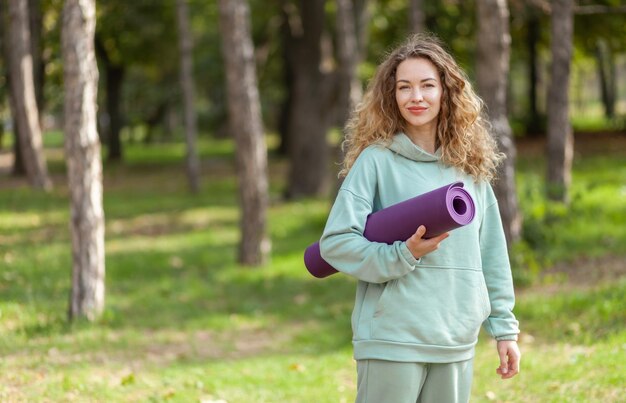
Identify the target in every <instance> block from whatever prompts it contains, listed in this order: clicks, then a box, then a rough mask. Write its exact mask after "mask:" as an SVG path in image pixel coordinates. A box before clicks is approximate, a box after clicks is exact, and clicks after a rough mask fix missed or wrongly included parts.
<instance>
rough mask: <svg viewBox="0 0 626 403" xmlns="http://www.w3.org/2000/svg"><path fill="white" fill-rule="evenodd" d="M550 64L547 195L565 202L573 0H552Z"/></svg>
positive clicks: (569, 163) (571, 149)
mask: <svg viewBox="0 0 626 403" xmlns="http://www.w3.org/2000/svg"><path fill="white" fill-rule="evenodd" d="M551 4H552V15H551V17H550V19H551V33H552V38H551V44H550V51H551V53H552V66H551V69H550V85H549V87H548V150H547V151H548V178H547V179H548V180H547V182H548V184H547V193H548V197H549V198H550V199H552V200H558V201H563V202H568V189H569V185H570V183H571V170H572V157H573V153H574V136H573V133H572V127H571V124H570V121H569V106H568V102H569V79H570V64H571V60H572V46H573V45H572V35H573V31H574V18H573V0H554V1H552V3H551Z"/></svg>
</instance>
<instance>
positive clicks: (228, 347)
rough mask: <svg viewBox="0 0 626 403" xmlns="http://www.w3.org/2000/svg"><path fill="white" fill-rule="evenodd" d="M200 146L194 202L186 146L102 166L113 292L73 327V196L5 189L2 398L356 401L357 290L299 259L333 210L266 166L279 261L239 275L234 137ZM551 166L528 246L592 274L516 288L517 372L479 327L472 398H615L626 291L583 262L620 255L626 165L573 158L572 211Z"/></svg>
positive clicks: (533, 176)
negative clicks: (298, 195)
mask: <svg viewBox="0 0 626 403" xmlns="http://www.w3.org/2000/svg"><path fill="white" fill-rule="evenodd" d="M52 140H53V139H52ZM52 140H50V141H52ZM202 147H203V151H202V155H203V189H202V191H201V192H200V193H199V194H198V195H192V194H190V193H189V192H188V191H187V185H186V181H185V178H184V173H183V164H182V161H181V155H182V154H181V152H182V150H183V148H182V146H181V145H180V144H179V145H176V147H174V148H170V147H169V146H168V145H165V144H164V145H158V146H152V147H147V148H145V147H143V146H142V145H140V144H134V145H132V146H130V148H128V152H127V154H126V157H127V158H128V161H127V162H124V163H121V164H110V165H106V166H105V172H104V175H105V177H104V180H105V215H106V253H107V257H106V270H107V273H106V287H107V295H106V308H105V312H104V314H103V316H102V318H101V319H100V320H99V321H98V322H97V323H95V324H89V323H83V322H78V323H74V324H68V323H67V321H66V309H67V301H68V296H69V287H70V276H71V251H70V239H69V227H68V224H67V219H68V217H69V212H68V210H69V204H68V201H67V189H66V188H65V187H64V185H63V184H62V183H61V184H60V185H59V186H58V187H57V188H56V189H55V190H54V192H53V193H52V194H51V195H42V194H39V193H36V192H32V191H30V190H29V189H26V188H19V189H17V190H16V191H15V192H11V191H10V192H5V191H3V192H0V203H2V206H3V210H2V211H1V212H0V266H1V269H0V356H2V360H0V400H2V401H4V400H9V401H11V400H23V401H37V400H49V401H77V400H100V401H163V400H172V401H199V400H203V399H204V400H207V401H210V400H218V399H224V400H226V401H228V402H230V403H233V402H239V401H242V402H248V401H254V402H294V403H295V402H302V401H311V402H313V401H314V402H322V403H323V402H333V403H336V402H338V401H352V400H353V399H354V394H355V390H356V373H355V364H354V361H353V360H352V349H351V343H350V339H351V330H350V314H351V310H352V306H353V303H354V292H355V280H353V279H351V278H349V277H347V276H345V275H341V274H337V275H335V276H331V277H329V278H326V279H316V278H313V277H312V276H310V275H309V273H308V272H307V271H306V269H305V267H304V262H303V250H304V248H305V247H306V246H308V245H309V244H311V243H313V242H315V241H317V240H318V239H319V237H320V235H321V233H322V230H323V227H324V224H325V220H326V216H327V214H328V210H329V208H330V205H331V200H330V199H329V198H323V199H322V198H320V199H306V200H300V201H289V202H285V201H283V200H281V199H280V198H279V197H278V195H279V194H280V193H281V191H282V184H283V182H284V178H283V176H282V174H284V169H285V162H284V161H282V160H281V161H278V162H274V161H271V162H272V166H271V167H270V172H271V173H272V180H273V182H272V184H271V189H272V192H273V194H272V203H271V207H270V210H269V217H268V229H269V233H270V236H271V241H272V253H271V257H270V260H269V261H268V262H267V263H266V264H265V265H264V266H262V267H259V268H250V267H242V266H239V265H238V264H237V262H236V257H237V247H238V242H239V236H240V235H239V221H238V220H239V212H238V208H237V200H238V198H237V181H236V177H235V172H234V164H233V162H234V159H233V158H232V143H228V142H222V141H221V140H220V141H218V142H216V143H215V144H213V143H209V142H206V143H205V144H204V145H203V146H202ZM57 154H58V153H57ZM620 155H621V154H620ZM55 163H56V164H57V165H59V166H60V165H61V164H62V163H63V161H56V162H55ZM542 164H543V163H542V161H541V159H540V158H538V157H537V156H534V155H524V156H522V157H521V158H520V166H521V170H520V171H519V176H518V180H519V182H518V183H519V189H520V199H521V204H522V207H523V209H524V212H525V214H526V216H527V217H526V224H525V229H526V230H527V237H528V239H527V242H528V245H529V247H528V248H527V250H528V251H530V252H532V253H534V254H536V255H538V256H543V257H545V260H541V262H544V261H556V262H567V261H568V260H567V259H569V258H571V259H572V264H573V263H575V264H578V265H581V264H582V265H585V267H581V268H580V270H579V271H577V273H578V274H577V276H579V277H584V279H585V280H588V281H589V282H590V283H589V284H584V286H583V285H581V284H578V283H577V284H576V287H575V288H573V287H572V281H573V279H570V278H568V276H567V275H568V274H571V273H572V272H571V271H567V265H565V266H563V268H562V269H559V270H560V271H558V272H555V273H554V274H552V275H553V276H554V277H553V279H554V284H553V287H552V285H551V287H552V288H549V289H548V288H547V287H548V285H545V284H535V285H533V286H532V287H529V288H527V289H525V290H524V291H523V292H521V293H519V295H518V305H517V308H516V312H517V314H518V317H519V319H520V321H521V326H522V331H523V333H522V337H521V342H520V343H521V346H522V350H523V352H524V358H523V362H522V371H523V372H522V374H521V375H520V376H519V377H516V378H515V379H513V380H511V381H507V382H503V381H501V380H500V379H499V378H497V377H496V375H495V368H496V366H497V365H498V360H497V355H496V352H495V346H494V344H493V342H492V341H490V340H488V338H487V337H486V336H485V335H484V334H483V335H482V336H481V340H480V342H479V344H478V350H477V359H476V377H475V386H474V389H473V396H472V401H477V402H486V401H511V402H523V401H550V399H553V400H554V401H562V400H575V401H588V400H596V401H616V400H617V397H618V396H623V395H624V386H623V383H621V382H620V379H619V375H618V374H619V373H620V372H619V370H620V368H621V367H620V366H619V365H623V361H624V359H623V357H624V356H625V354H626V350H624V345H626V338H625V337H626V333H625V332H624V329H622V328H621V327H620V325H621V324H623V323H625V322H626V317H625V316H624V312H626V306H625V305H624V303H625V302H624V299H623V295H625V293H626V283H624V280H623V277H620V274H619V273H621V272H619V273H618V272H616V273H615V276H613V277H607V276H605V277H603V278H604V279H605V280H606V282H603V283H595V282H593V281H596V280H593V279H595V277H593V276H588V277H587V276H584V273H585V270H599V269H597V266H598V265H601V264H603V263H606V262H607V261H606V260H602V259H599V260H593V259H592V258H590V257H589V256H591V255H594V254H596V255H598V256H604V257H607V256H609V257H611V260H610V261H611V262H613V261H614V262H615V263H614V264H615V265H619V264H620V262H621V261H622V260H623V254H622V255H620V254H619V248H620V245H623V244H624V243H625V242H626V237H625V235H624V228H626V222H624V220H625V219H626V218H625V216H626V215H625V214H624V210H623V209H624V205H625V199H624V197H625V195H626V193H625V192H624V185H625V184H626V172H625V170H624V166H625V165H624V164H623V157H621V156H619V155H617V154H616V155H614V156H613V158H612V159H607V158H605V157H604V156H594V155H585V156H584V158H580V159H579V160H577V161H576V164H575V172H574V186H573V190H572V195H573V197H572V205H571V207H566V206H559V205H555V204H551V203H549V202H547V201H545V199H544V197H543V191H542V186H543V171H541V169H543V165H542ZM4 206H7V208H6V209H4ZM583 257H585V259H583ZM568 264H569V263H568ZM542 269H543V267H542ZM607 270H608V269H607ZM557 276H558V279H557V278H556V277H557ZM620 278H622V279H621V280H620ZM557 280H558V281H557ZM598 281H599V280H598Z"/></svg>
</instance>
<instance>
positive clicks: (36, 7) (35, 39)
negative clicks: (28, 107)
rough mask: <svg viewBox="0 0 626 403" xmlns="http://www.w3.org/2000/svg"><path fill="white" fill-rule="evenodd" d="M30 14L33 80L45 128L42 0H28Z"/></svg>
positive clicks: (40, 118) (40, 120) (41, 119)
mask: <svg viewBox="0 0 626 403" xmlns="http://www.w3.org/2000/svg"><path fill="white" fill-rule="evenodd" d="M28 16H29V26H30V45H31V46H30V47H31V52H32V55H33V82H34V84H35V100H36V101H37V109H38V110H39V125H40V126H41V127H42V128H43V110H44V104H45V100H44V91H43V87H44V82H45V78H46V76H45V69H46V65H45V63H44V58H43V45H42V28H43V26H42V16H41V0H28Z"/></svg>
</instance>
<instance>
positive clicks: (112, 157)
mask: <svg viewBox="0 0 626 403" xmlns="http://www.w3.org/2000/svg"><path fill="white" fill-rule="evenodd" d="M95 49H96V53H97V55H98V57H99V58H100V60H101V61H102V65H103V67H104V76H105V80H106V101H105V102H106V111H107V115H108V132H107V135H106V142H107V145H108V153H107V160H109V161H121V160H122V158H123V154H124V153H123V149H122V141H121V139H120V132H121V131H122V126H123V125H122V113H121V111H120V105H121V98H122V84H123V83H124V75H125V72H126V69H125V68H124V66H123V65H118V64H115V63H114V62H113V61H112V60H111V58H110V57H109V55H108V53H107V51H106V49H105V47H104V45H103V44H102V42H101V41H100V40H99V39H98V38H96V39H95Z"/></svg>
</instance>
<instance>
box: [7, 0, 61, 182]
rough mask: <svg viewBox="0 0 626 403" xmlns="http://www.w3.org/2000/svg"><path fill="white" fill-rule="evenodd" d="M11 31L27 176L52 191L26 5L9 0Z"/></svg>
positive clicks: (14, 90)
mask: <svg viewBox="0 0 626 403" xmlns="http://www.w3.org/2000/svg"><path fill="white" fill-rule="evenodd" d="M9 32H10V35H9V43H10V44H11V46H9V51H10V60H9V65H10V70H11V73H10V74H11V93H12V95H13V102H12V104H13V106H14V107H15V117H16V122H15V124H16V126H17V128H18V130H19V133H20V136H19V143H20V148H21V151H22V157H23V158H24V159H23V161H24V165H25V168H26V175H27V176H28V179H29V182H30V183H31V185H32V186H33V187H35V188H37V189H43V190H50V189H51V188H52V182H51V181H50V178H49V177H48V169H47V167H46V160H45V157H44V153H43V143H42V137H41V127H40V126H39V112H38V110H37V102H36V100H35V89H34V83H33V59H32V55H31V51H30V46H31V45H30V30H29V23H28V4H27V3H26V2H24V1H20V0H10V1H9Z"/></svg>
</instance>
